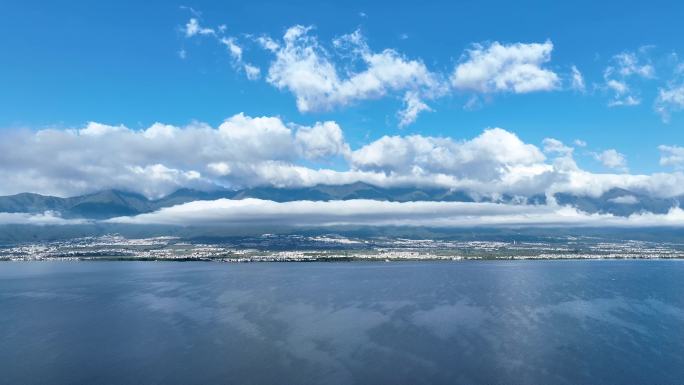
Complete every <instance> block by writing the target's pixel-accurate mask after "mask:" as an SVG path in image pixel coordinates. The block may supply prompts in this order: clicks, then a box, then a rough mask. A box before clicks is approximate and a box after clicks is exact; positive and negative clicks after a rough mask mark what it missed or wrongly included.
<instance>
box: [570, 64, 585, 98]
mask: <svg viewBox="0 0 684 385" xmlns="http://www.w3.org/2000/svg"><path fill="white" fill-rule="evenodd" d="M570 70H571V71H572V73H571V78H570V88H572V89H573V90H577V91H580V92H584V91H585V90H586V88H587V87H586V85H585V84H584V76H582V73H581V72H580V70H579V69H577V67H576V66H574V65H573V66H572V67H571V68H570Z"/></svg>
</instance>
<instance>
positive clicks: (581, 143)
mask: <svg viewBox="0 0 684 385" xmlns="http://www.w3.org/2000/svg"><path fill="white" fill-rule="evenodd" d="M573 143H574V144H575V146H577V147H587V142H585V141H584V140H581V139H575V140H574V141H573Z"/></svg>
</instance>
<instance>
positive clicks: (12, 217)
mask: <svg viewBox="0 0 684 385" xmlns="http://www.w3.org/2000/svg"><path fill="white" fill-rule="evenodd" d="M84 223H88V222H87V221H86V220H84V219H64V218H62V217H60V216H59V215H58V213H55V212H52V211H46V212H44V213H42V214H29V213H4V212H0V225H38V226H43V225H78V224H84Z"/></svg>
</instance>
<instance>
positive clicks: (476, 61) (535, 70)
mask: <svg viewBox="0 0 684 385" xmlns="http://www.w3.org/2000/svg"><path fill="white" fill-rule="evenodd" d="M552 50H553V43H551V42H550V41H546V42H544V43H531V44H524V43H516V44H511V45H502V44H500V43H499V42H494V43H492V44H490V45H489V46H483V45H481V44H476V45H475V46H474V47H473V49H471V50H469V51H468V56H467V58H466V59H465V60H464V61H463V62H462V63H460V64H459V65H458V66H456V69H455V70H454V73H453V74H452V76H451V83H452V85H453V86H454V87H455V88H457V89H461V90H467V91H475V92H480V93H494V92H514V93H527V92H533V91H550V90H554V89H557V88H558V87H559V82H560V80H559V78H558V75H556V73H554V72H553V71H551V70H549V69H546V68H543V65H544V64H545V63H547V62H549V61H550V60H551V51H552Z"/></svg>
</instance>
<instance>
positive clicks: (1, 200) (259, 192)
mask: <svg viewBox="0 0 684 385" xmlns="http://www.w3.org/2000/svg"><path fill="white" fill-rule="evenodd" d="M554 197H555V199H556V201H557V202H558V203H560V204H563V205H570V206H573V207H576V208H578V209H580V210H582V211H585V212H588V213H611V214H614V215H620V216H627V215H630V214H633V213H637V212H643V211H648V212H652V213H666V212H667V211H668V210H669V209H670V208H671V207H673V206H677V205H679V202H680V201H682V200H684V196H683V197H674V198H654V197H651V196H649V195H646V194H640V193H637V192H634V191H628V190H624V189H611V190H609V191H607V192H605V193H604V194H603V195H601V196H599V197H591V196H582V195H573V194H568V193H558V194H556V195H555V196H554ZM220 198H228V199H245V198H259V199H266V200H272V201H276V202H288V201H297V200H312V201H331V200H349V199H374V200H385V201H394V202H408V201H449V202H473V201H474V200H473V198H472V197H471V196H470V195H469V194H468V193H467V192H465V191H457V190H451V189H447V188H416V187H389V188H388V187H379V186H374V185H370V184H367V183H362V182H358V183H353V184H346V185H317V186H313V187H301V188H277V187H255V188H248V189H242V190H219V191H199V190H192V189H180V190H177V191H175V192H174V193H172V194H169V195H167V196H165V197H163V198H160V199H148V198H147V197H145V196H143V195H141V194H137V193H132V192H126V191H120V190H104V191H100V192H97V193H93V194H86V195H80V196H75V197H69V198H60V197H55V196H45V195H40V194H34V193H21V194H16V195H10V196H0V212H9V213H19V212H22V213H42V212H45V211H55V212H58V213H60V215H61V216H63V217H65V218H87V219H106V218H113V217H118V216H129V215H136V214H141V213H147V212H152V211H155V210H158V209H160V208H163V207H170V206H174V205H178V204H182V203H187V202H191V201H196V200H214V199H220ZM485 201H486V200H485ZM498 201H500V202H517V200H516V198H515V197H513V196H507V195H504V196H502V197H501V198H500V200H498ZM525 203H526V204H545V203H546V197H545V196H544V195H533V196H530V197H527V198H526V200H525Z"/></svg>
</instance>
